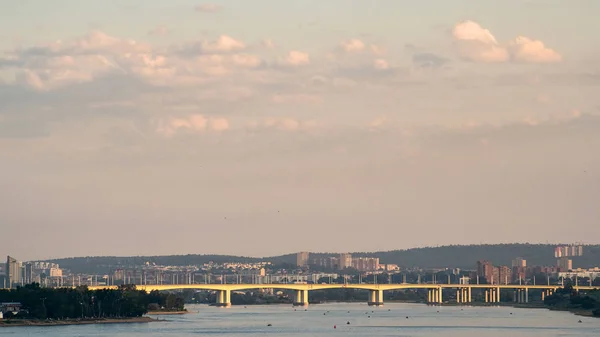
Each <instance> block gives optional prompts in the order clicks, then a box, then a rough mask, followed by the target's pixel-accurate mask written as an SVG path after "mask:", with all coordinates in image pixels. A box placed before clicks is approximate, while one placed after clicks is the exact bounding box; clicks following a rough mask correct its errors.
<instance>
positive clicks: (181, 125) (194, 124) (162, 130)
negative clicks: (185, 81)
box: [156, 114, 229, 138]
mask: <svg viewBox="0 0 600 337" xmlns="http://www.w3.org/2000/svg"><path fill="white" fill-rule="evenodd" d="M227 129H229V121H228V120H227V119H225V118H207V117H205V116H203V115H200V114H192V115H189V116H187V117H171V118H168V119H166V120H165V119H161V120H158V122H157V127H156V132H157V133H158V134H159V135H161V136H163V137H166V138H170V137H173V136H174V135H176V134H177V133H180V132H188V133H189V132H191V133H197V132H203V131H206V130H212V131H225V130H227Z"/></svg>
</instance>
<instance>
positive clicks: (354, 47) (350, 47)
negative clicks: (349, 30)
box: [341, 39, 366, 53]
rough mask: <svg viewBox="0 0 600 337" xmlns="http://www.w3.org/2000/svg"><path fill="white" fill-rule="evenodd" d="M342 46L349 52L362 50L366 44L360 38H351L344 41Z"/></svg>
mask: <svg viewBox="0 0 600 337" xmlns="http://www.w3.org/2000/svg"><path fill="white" fill-rule="evenodd" d="M341 48H342V49H343V50H344V51H346V52H349V53H352V52H361V51H364V50H365V49H366V45H365V43H364V42H362V41H361V40H359V39H351V40H348V41H344V42H342V44H341Z"/></svg>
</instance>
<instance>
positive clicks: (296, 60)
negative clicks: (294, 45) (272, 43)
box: [284, 50, 310, 66]
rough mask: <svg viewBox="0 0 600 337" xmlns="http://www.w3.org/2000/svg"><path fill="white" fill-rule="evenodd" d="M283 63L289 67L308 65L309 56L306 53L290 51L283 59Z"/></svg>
mask: <svg viewBox="0 0 600 337" xmlns="http://www.w3.org/2000/svg"><path fill="white" fill-rule="evenodd" d="M284 63H285V64H287V65H290V66H303V65H307V64H309V63H310V56H309V55H308V54H307V53H304V52H301V51H297V50H292V51H290V52H289V53H288V55H287V56H286V57H285V59H284Z"/></svg>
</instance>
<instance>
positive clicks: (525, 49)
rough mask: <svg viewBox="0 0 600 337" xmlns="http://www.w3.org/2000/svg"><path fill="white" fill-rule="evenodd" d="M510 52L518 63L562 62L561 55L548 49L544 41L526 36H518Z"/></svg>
mask: <svg viewBox="0 0 600 337" xmlns="http://www.w3.org/2000/svg"><path fill="white" fill-rule="evenodd" d="M508 50H509V52H510V55H511V57H512V59H513V60H514V61H516V62H529V63H552V62H560V61H561V60H562V56H561V55H560V54H559V53H557V52H555V51H554V50H552V49H550V48H547V47H546V46H545V45H544V43H543V42H542V41H540V40H532V39H530V38H528V37H525V36H518V37H517V38H515V39H514V40H512V41H510V43H509V44H508Z"/></svg>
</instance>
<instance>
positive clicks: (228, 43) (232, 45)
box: [200, 35, 246, 53]
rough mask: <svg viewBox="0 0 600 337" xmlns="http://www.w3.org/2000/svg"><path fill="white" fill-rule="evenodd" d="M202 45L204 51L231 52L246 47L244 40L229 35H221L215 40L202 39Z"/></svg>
mask: <svg viewBox="0 0 600 337" xmlns="http://www.w3.org/2000/svg"><path fill="white" fill-rule="evenodd" d="M200 46H201V48H202V52H204V53H219V52H231V51H238V50H242V49H244V48H246V45H245V44H244V42H242V41H239V40H236V39H234V38H232V37H231V36H228V35H221V36H219V38H218V39H216V40H214V41H202V42H201V43H200Z"/></svg>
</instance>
